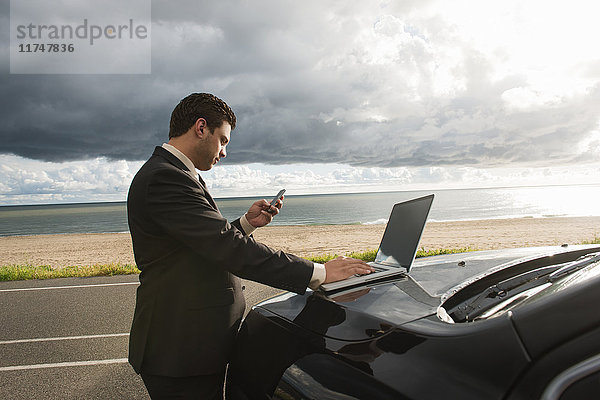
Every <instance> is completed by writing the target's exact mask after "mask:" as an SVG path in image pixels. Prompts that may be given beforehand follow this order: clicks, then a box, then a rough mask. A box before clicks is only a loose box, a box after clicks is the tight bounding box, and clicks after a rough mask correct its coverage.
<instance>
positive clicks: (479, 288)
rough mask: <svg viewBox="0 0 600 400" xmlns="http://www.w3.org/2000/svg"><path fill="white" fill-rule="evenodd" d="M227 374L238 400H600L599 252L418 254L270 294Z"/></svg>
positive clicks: (586, 248)
mask: <svg viewBox="0 0 600 400" xmlns="http://www.w3.org/2000/svg"><path fill="white" fill-rule="evenodd" d="M229 375H230V376H231V380H232V386H231V387H232V388H233V393H235V396H234V397H238V398H248V399H262V398H264V399H267V398H276V399H286V400H287V399H319V400H324V399H477V400H481V399H538V398H543V399H562V400H566V399H595V398H600V246H599V245H578V246H566V245H563V246H557V247H538V248H521V249H510V250H493V251H478V252H468V253H460V254H451V255H442V256H434V257H427V258H420V259H417V260H416V261H415V262H414V264H413V269H412V270H411V271H410V274H405V275H401V276H397V277H395V278H393V279H391V280H390V279H388V280H387V281H385V282H377V283H369V285H368V286H359V287H354V288H352V289H344V290H342V291H337V292H333V293H324V292H319V291H316V292H312V291H309V292H307V293H306V294H305V295H295V294H291V293H285V294H282V295H279V296H277V297H274V298H272V299H269V300H267V301H264V302H262V303H260V304H258V305H257V306H255V307H254V308H253V310H252V311H251V312H250V313H249V314H248V315H247V317H246V319H245V321H244V323H243V325H242V328H241V331H240V341H239V348H238V349H237V352H236V356H235V359H234V360H233V361H232V363H231V365H230V369H229Z"/></svg>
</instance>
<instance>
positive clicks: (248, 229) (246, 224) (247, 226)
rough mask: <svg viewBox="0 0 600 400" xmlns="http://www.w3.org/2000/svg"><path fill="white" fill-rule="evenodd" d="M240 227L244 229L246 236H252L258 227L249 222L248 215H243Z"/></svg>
mask: <svg viewBox="0 0 600 400" xmlns="http://www.w3.org/2000/svg"><path fill="white" fill-rule="evenodd" d="M240 225H242V229H243V230H244V233H245V234H246V236H250V235H251V234H252V232H254V231H255V230H256V227H254V226H252V224H251V223H250V222H248V219H247V218H246V214H244V215H242V217H241V218H240Z"/></svg>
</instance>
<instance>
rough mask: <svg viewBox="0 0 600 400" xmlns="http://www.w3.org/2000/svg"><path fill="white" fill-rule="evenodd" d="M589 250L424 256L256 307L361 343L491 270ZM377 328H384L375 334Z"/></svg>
mask: <svg viewBox="0 0 600 400" xmlns="http://www.w3.org/2000/svg"><path fill="white" fill-rule="evenodd" d="M587 248H598V246H597V245H596V246H590V245H588V246H553V247H531V248H518V249H507V250H490V251H475V252H466V253H458V254H448V255H441V256H433V257H425V258H419V259H417V260H415V262H414V263H413V268H412V269H411V271H410V274H408V275H406V276H402V277H397V278H395V279H394V278H392V279H391V280H387V281H384V282H378V283H369V284H365V285H362V286H358V287H354V288H352V289H348V290H342V291H336V292H333V293H324V292H321V291H315V292H313V291H310V290H308V291H307V293H305V294H304V295H296V294H293V293H285V294H282V295H279V296H275V297H273V298H271V299H269V300H266V301H264V302H262V303H259V304H257V305H256V306H255V307H254V309H255V311H257V312H260V313H262V314H265V315H271V316H273V317H277V318H279V319H283V320H284V321H285V322H286V323H292V324H294V325H297V326H299V327H301V328H304V329H306V330H309V331H311V332H313V333H316V334H318V335H321V336H325V337H329V338H332V339H337V340H346V341H361V340H366V339H369V338H370V337H372V336H373V334H377V333H379V334H383V333H385V332H387V331H389V330H390V329H393V328H395V327H398V326H400V325H403V324H406V323H409V322H411V321H415V320H417V319H421V318H425V317H430V316H433V315H436V313H437V310H438V307H439V306H440V304H441V303H442V302H443V301H444V300H445V299H447V298H448V297H450V296H451V295H452V294H454V293H455V292H457V291H458V290H460V289H461V288H463V287H465V286H467V285H468V284H470V283H472V282H475V281H477V280H479V279H481V278H483V277H485V276H487V275H489V274H491V273H494V272H497V271H499V270H501V269H504V268H509V267H511V266H513V265H516V264H520V263H522V262H524V261H528V260H533V259H536V258H541V257H547V256H552V255H554V254H558V253H564V252H569V251H576V250H583V249H587ZM599 250H600V249H599ZM374 326H379V327H380V330H379V331H378V332H371V331H373V327H374Z"/></svg>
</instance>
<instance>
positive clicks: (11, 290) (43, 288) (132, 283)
mask: <svg viewBox="0 0 600 400" xmlns="http://www.w3.org/2000/svg"><path fill="white" fill-rule="evenodd" d="M139 284H140V283H139V282H121V283H99V284H94V285H67V286H46V287H35V288H20V289H0V292H27V291H32V290H53V289H77V288H88V287H106V286H124V285H139Z"/></svg>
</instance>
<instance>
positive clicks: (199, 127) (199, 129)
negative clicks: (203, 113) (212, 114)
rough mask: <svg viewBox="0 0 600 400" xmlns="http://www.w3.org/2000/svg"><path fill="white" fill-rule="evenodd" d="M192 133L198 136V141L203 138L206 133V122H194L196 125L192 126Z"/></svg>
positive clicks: (198, 120)
mask: <svg viewBox="0 0 600 400" xmlns="http://www.w3.org/2000/svg"><path fill="white" fill-rule="evenodd" d="M194 132H196V136H198V137H199V138H200V139H202V138H204V136H205V134H206V133H207V132H208V128H207V127H206V120H205V119H204V118H198V119H197V120H196V123H195V124H194Z"/></svg>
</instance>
